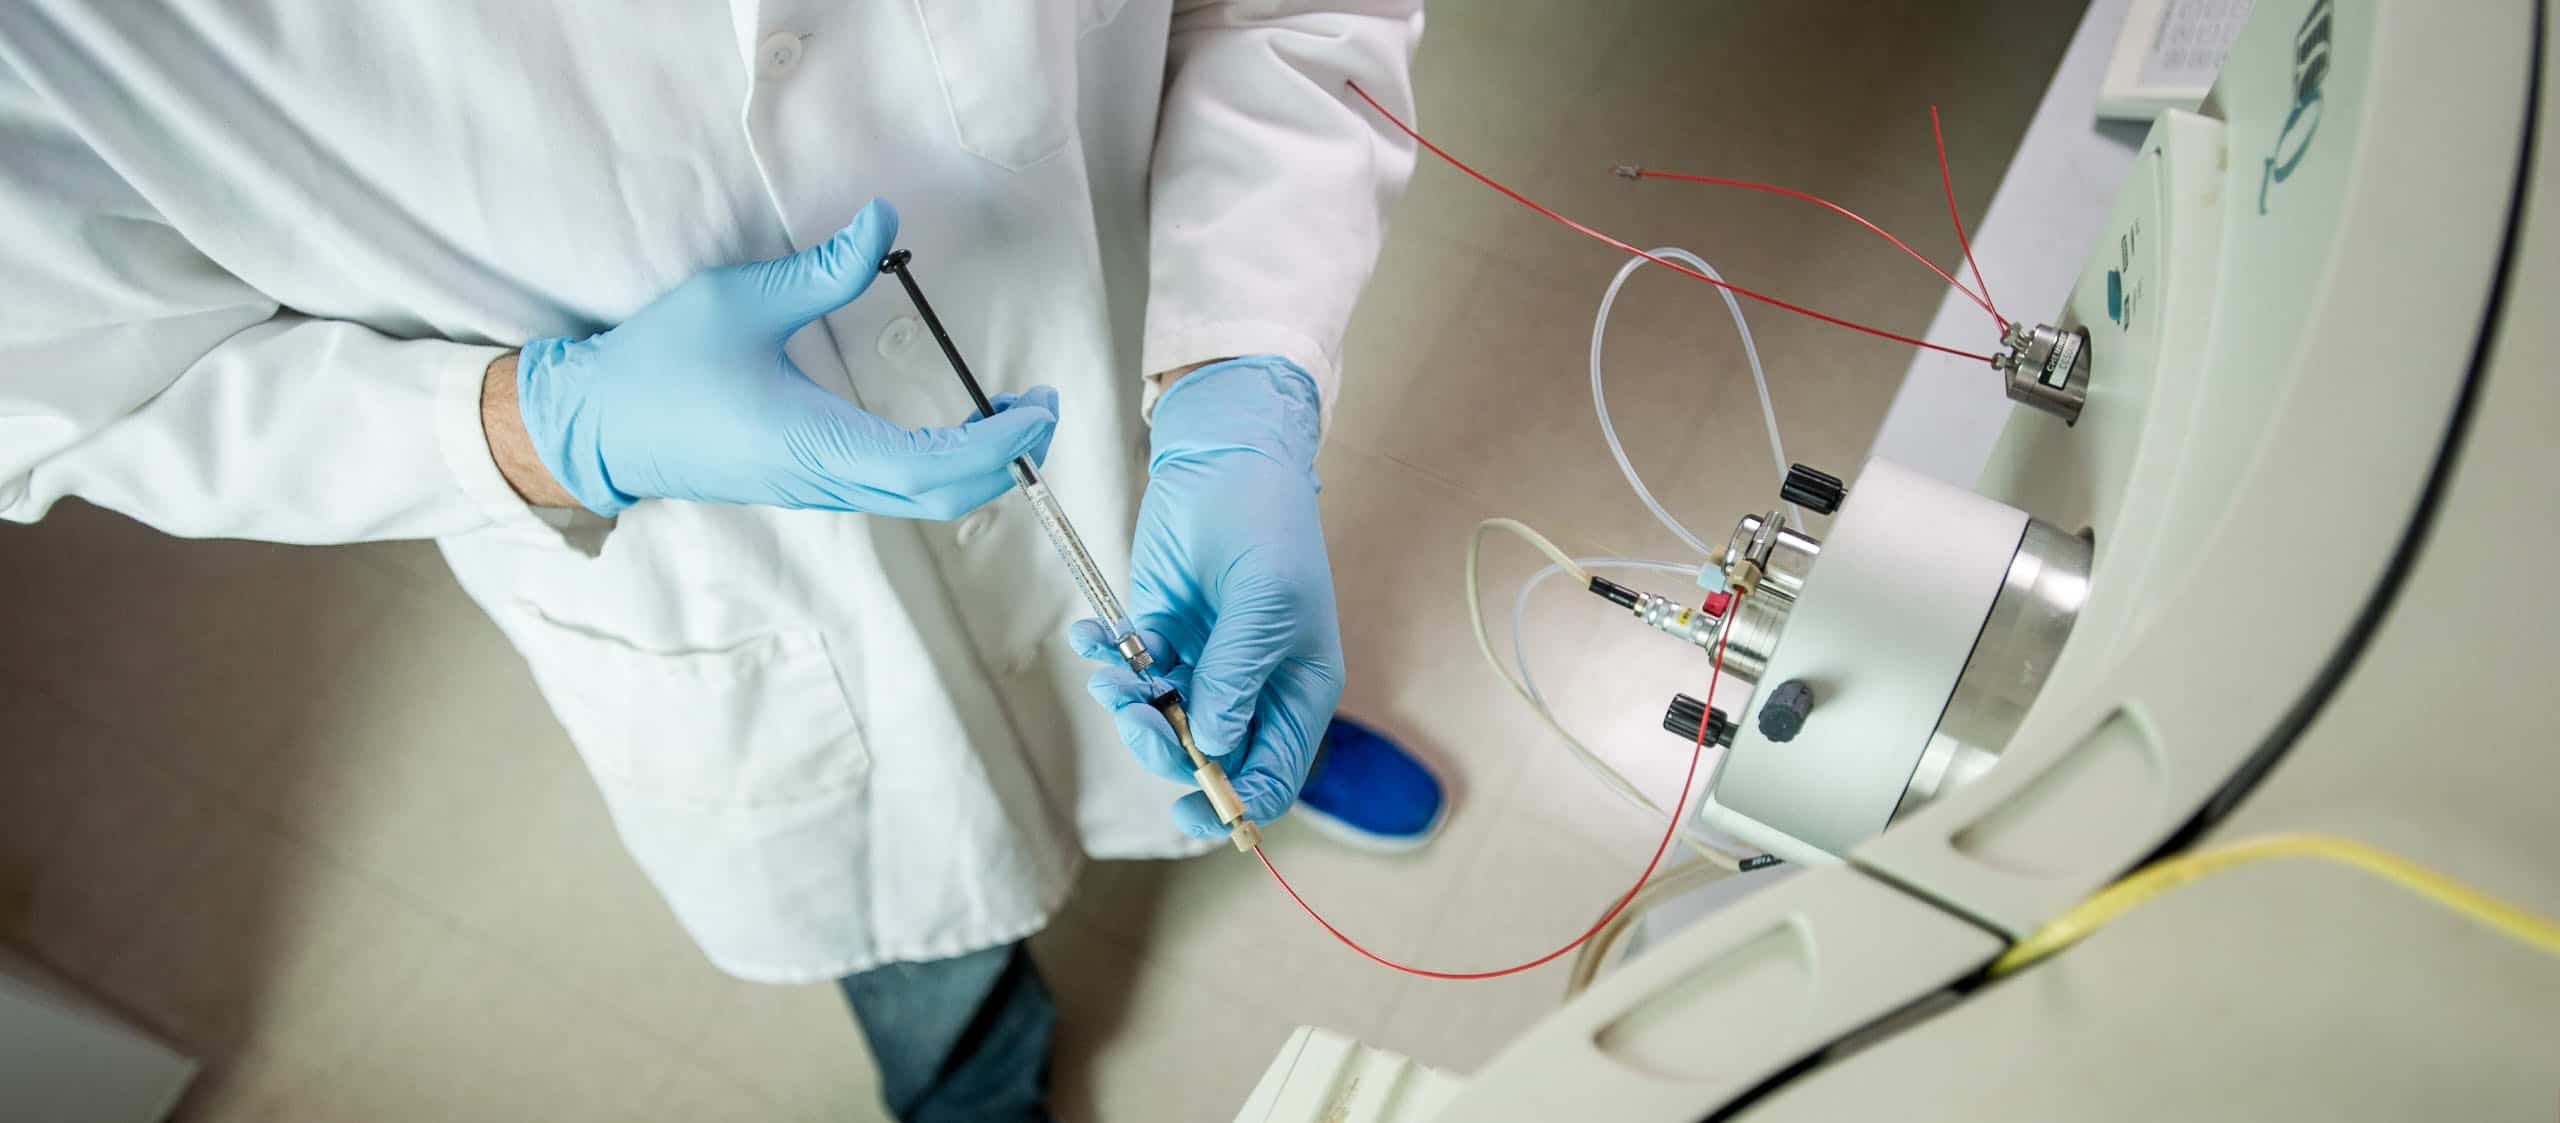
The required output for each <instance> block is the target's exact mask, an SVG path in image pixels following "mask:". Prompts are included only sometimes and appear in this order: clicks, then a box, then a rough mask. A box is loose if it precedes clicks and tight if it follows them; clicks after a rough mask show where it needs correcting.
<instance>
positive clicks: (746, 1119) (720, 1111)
mask: <svg viewBox="0 0 2560 1123" xmlns="http://www.w3.org/2000/svg"><path fill="white" fill-rule="evenodd" d="M650 1107H651V1111H650V1113H649V1114H647V1115H643V1116H639V1117H637V1118H639V1119H646V1120H653V1121H656V1123H858V1121H859V1120H862V1119H865V1118H871V1117H870V1116H864V1115H859V1114H835V1115H829V1114H823V1113H820V1114H808V1113H803V1114H794V1113H791V1112H788V1111H785V1110H784V1109H783V1107H782V1105H780V1104H778V1103H775V1102H774V1101H773V1100H772V1099H771V1098H769V1097H767V1096H765V1095H764V1094H763V1093H761V1092H758V1091H756V1090H755V1089H753V1088H750V1087H747V1086H746V1085H744V1084H741V1083H738V1082H737V1081H735V1080H733V1079H730V1078H729V1077H727V1076H723V1075H721V1074H719V1073H717V1072H714V1071H712V1070H711V1069H709V1068H705V1067H703V1066H701V1065H699V1064H692V1063H683V1064H679V1065H677V1066H676V1068H675V1070H674V1071H672V1072H669V1073H668V1074H667V1082H666V1084H665V1085H664V1086H662V1087H660V1088H659V1089H658V1091H657V1094H656V1095H654V1096H653V1097H651V1103H650Z"/></svg>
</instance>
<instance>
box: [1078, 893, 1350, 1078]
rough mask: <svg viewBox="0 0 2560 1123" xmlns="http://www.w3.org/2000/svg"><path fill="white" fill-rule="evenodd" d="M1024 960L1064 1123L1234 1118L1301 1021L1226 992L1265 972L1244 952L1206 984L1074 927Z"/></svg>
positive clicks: (1205, 979) (1122, 943)
mask: <svg viewBox="0 0 2560 1123" xmlns="http://www.w3.org/2000/svg"><path fill="white" fill-rule="evenodd" d="M1033 950H1034V953H1035V954H1036V955H1038V956H1039V958H1040V962H1041V965H1042V972H1043V974H1045V975H1046V976H1047V977H1048V979H1049V981H1050V987H1051V990H1052V992H1053V993H1054V994H1055V995H1056V996H1057V1000H1058V1007H1059V1018H1060V1028H1059V1039H1058V1057H1057V1067H1056V1074H1055V1077H1054V1082H1053V1087H1052V1091H1051V1098H1050V1106H1051V1109H1052V1110H1053V1111H1055V1112H1056V1113H1057V1114H1058V1117H1059V1118H1060V1119H1061V1120H1063V1121H1065V1123H1154V1121H1157V1120H1165V1121H1172V1120H1195V1119H1199V1120H1217V1119H1228V1118H1232V1117H1233V1116H1234V1114H1235V1110H1236V1107H1237V1106H1238V1105H1240V1104H1242V1103H1243V1101H1244V1097H1245V1094H1246V1093H1247V1092H1249V1091H1251V1090H1252V1088H1253V1085H1254V1081H1255V1080H1257V1079H1258V1078H1259V1077H1260V1075H1261V1073H1262V1069H1263V1068H1264V1066H1266V1065H1268V1064H1269V1063H1270V1061H1271V1056H1272V1054H1273V1053H1275V1052H1277V1051H1278V1050H1279V1048H1280V1045H1281V1043H1282V1042H1285V1041H1287V1040H1288V1037H1289V1033H1290V1031H1291V1030H1293V1029H1295V1028H1296V1027H1297V1026H1298V1025H1299V1024H1300V1022H1301V1021H1303V1020H1304V1018H1303V1016H1302V1015H1301V1014H1300V1013H1298V1012H1295V1011H1290V1010H1286V1009H1282V1008H1275V1007H1272V1006H1268V1005H1265V1004H1264V1003H1262V1002H1261V1001H1259V1000H1257V999H1255V998H1253V997H1250V996H1247V995H1245V994H1242V993H1240V992H1238V991H1235V990H1232V989H1229V986H1228V984H1230V983H1232V982H1234V981H1236V979H1237V978H1238V977H1239V976H1241V975H1242V974H1244V973H1245V972H1247V971H1256V970H1259V971H1266V972H1267V971H1269V970H1270V969H1269V968H1268V967H1265V966H1262V965H1260V964H1258V963H1257V962H1256V961H1255V959H1254V957H1253V955H1252V954H1251V952H1249V951H1245V950H1241V949H1240V950H1239V951H1238V953H1237V954H1236V955H1234V956H1233V957H1231V963H1230V964H1229V965H1228V967H1229V969H1228V970H1225V971H1222V972H1221V973H1219V974H1217V975H1212V976H1205V977H1204V976H1202V975H1200V974H1197V973H1195V972H1192V971H1190V970H1188V969H1185V968H1181V967H1174V966H1167V965H1164V964H1162V963H1159V962H1157V961H1154V960H1151V959H1146V958H1142V957H1139V956H1137V955H1135V954H1134V953H1133V952H1132V951H1131V949H1130V947H1129V945H1128V944H1127V943H1126V942H1125V941H1124V940H1123V939H1121V938H1120V937H1118V936H1115V935H1113V934H1111V933H1107V932H1102V931H1099V930H1095V929H1091V928H1087V927H1085V926H1083V925H1081V924H1078V923H1066V924H1059V925H1055V926H1052V927H1051V929H1050V930H1049V931H1048V932H1046V933H1044V934H1042V935H1041V936H1040V937H1039V938H1037V939H1035V940H1034V941H1033ZM1303 983H1304V978H1303V977H1301V978H1300V984H1301V988H1300V989H1302V990H1306V989H1313V988H1307V987H1305V986H1304V985H1303Z"/></svg>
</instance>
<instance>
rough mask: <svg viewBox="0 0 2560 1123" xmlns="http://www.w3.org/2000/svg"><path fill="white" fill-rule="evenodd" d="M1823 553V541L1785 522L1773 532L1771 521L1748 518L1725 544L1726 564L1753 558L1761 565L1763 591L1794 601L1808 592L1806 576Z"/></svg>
mask: <svg viewBox="0 0 2560 1123" xmlns="http://www.w3.org/2000/svg"><path fill="white" fill-rule="evenodd" d="M1821 553H1822V541H1821V540H1820V539H1817V538H1814V537H1811V536H1809V535H1804V534H1798V533H1796V532H1795V531H1794V530H1792V529H1790V528H1789V527H1788V526H1787V525H1786V522H1785V520H1783V519H1781V520H1779V522H1778V523H1777V526H1776V529H1775V530H1774V531H1772V530H1771V529H1770V524H1769V522H1768V520H1766V519H1764V518H1762V517H1761V516H1759V515H1744V516H1742V521H1741V522H1738V523H1735V524H1734V527H1733V537H1732V538H1731V539H1729V540H1727V541H1726V542H1725V556H1724V559H1722V560H1724V561H1725V563H1726V564H1731V561H1732V559H1735V558H1749V559H1750V560H1752V561H1755V562H1758V563H1760V591H1761V592H1763V593H1776V594H1777V595H1778V596H1780V597H1784V598H1785V599H1787V600H1794V599H1796V596H1797V594H1799V593H1802V592H1803V591H1804V579H1805V575H1806V574H1809V573H1812V572H1813V560H1814V559H1815V558H1816V557H1818V556H1820V555H1821Z"/></svg>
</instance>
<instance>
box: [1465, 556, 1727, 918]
mask: <svg viewBox="0 0 2560 1123" xmlns="http://www.w3.org/2000/svg"><path fill="white" fill-rule="evenodd" d="M1493 530H1501V531H1505V532H1507V533H1510V534H1514V535H1517V536H1519V537H1520V538H1521V539H1522V540H1524V541H1527V542H1529V543H1530V544H1531V545H1534V546H1536V547H1538V549H1539V551H1540V552H1542V553H1544V554H1546V555H1547V556H1548V557H1549V558H1551V559H1554V562H1555V564H1554V565H1552V566H1550V567H1548V568H1547V569H1546V570H1544V571H1542V572H1545V573H1555V572H1559V571H1561V572H1564V573H1569V574H1572V575H1573V576H1574V577H1575V578H1576V579H1577V580H1580V581H1582V582H1584V583H1586V584H1587V583H1589V582H1590V580H1591V577H1590V571H1589V570H1588V569H1585V568H1584V567H1583V566H1582V564H1581V563H1580V562H1577V561H1575V560H1574V559H1573V558H1571V557H1569V556H1567V555H1566V554H1565V552H1564V551H1562V550H1560V549H1557V548H1556V545H1555V543H1553V542H1549V541H1548V540H1547V539H1546V536H1544V535H1541V534H1539V533H1538V532H1537V531H1535V530H1532V529H1530V528H1529V527H1527V526H1525V525H1522V524H1521V523H1519V522H1517V521H1514V520H1512V519H1486V520H1485V521H1483V522H1480V523H1477V524H1476V529H1475V533H1474V534H1472V535H1469V536H1468V538H1467V620H1468V622H1469V623H1470V624H1472V625H1473V626H1474V628H1475V635H1476V651H1477V652H1478V653H1479V654H1482V655H1483V656H1484V661H1485V665H1486V666H1489V667H1492V668H1493V671H1494V673H1495V674H1498V675H1500V676H1502V681H1503V682H1504V684H1506V685H1508V686H1510V687H1511V692H1512V693H1514V694H1517V695H1519V696H1520V700H1521V701H1524V702H1527V703H1529V705H1530V707H1531V708H1532V709H1535V710H1536V711H1537V712H1538V719H1539V720H1540V721H1543V722H1545V723H1546V725H1547V728H1548V729H1549V730H1551V731H1553V732H1554V733H1555V735H1556V736H1557V737H1558V738H1559V739H1561V740H1563V742H1564V744H1565V748H1566V749H1568V750H1570V751H1571V752H1572V753H1573V755H1574V756H1575V757H1576V758H1577V759H1579V760H1580V761H1581V762H1582V765H1583V767H1585V768H1587V769H1589V770H1590V771H1591V774H1592V775H1593V776H1596V777H1598V778H1599V779H1600V782H1601V783H1602V784H1603V785H1604V786H1606V787H1607V788H1608V789H1609V790H1610V791H1612V792H1614V793H1616V794H1617V796H1618V798H1620V799H1623V800H1626V801H1627V802H1628V803H1630V804H1633V805H1634V806H1636V807H1637V808H1639V809H1641V810H1643V811H1646V812H1648V813H1650V814H1653V815H1668V814H1670V813H1669V812H1667V811H1665V810H1663V809H1662V807H1661V806H1660V805H1659V804H1656V803H1654V802H1653V801H1652V800H1651V799H1648V798H1646V797H1645V794H1644V793H1643V792H1642V791H1639V790H1637V789H1636V786H1635V785H1634V784H1632V783H1629V782H1628V781H1627V778H1626V776H1624V775H1623V774H1621V773H1619V771H1618V770H1617V769H1615V768H1613V767H1610V765H1609V762H1608V761H1605V760H1602V759H1601V758H1600V755H1599V754H1598V753H1595V752H1592V751H1591V749H1590V747H1589V746H1587V745H1584V744H1583V743H1582V741H1581V740H1580V739H1579V738H1577V737H1575V736H1574V735H1573V733H1572V731H1570V730H1568V729H1566V728H1565V727H1564V723H1563V722H1560V721H1558V720H1556V716H1555V713H1554V711H1552V710H1550V709H1548V708H1547V705H1546V703H1545V702H1543V701H1541V700H1540V699H1539V698H1538V697H1537V696H1535V695H1534V694H1532V693H1530V689H1529V685H1528V683H1527V682H1526V681H1524V680H1523V679H1521V678H1520V677H1519V676H1517V675H1514V674H1512V673H1511V668H1509V667H1507V666H1504V665H1503V662H1502V658H1501V657H1500V656H1498V655H1495V654H1494V652H1493V639H1492V637H1491V636H1490V635H1488V634H1487V633H1486V631H1485V626H1484V601H1483V599H1482V596H1481V594H1480V591H1479V589H1480V586H1479V583H1478V581H1477V576H1476V570H1477V564H1476V563H1477V558H1478V557H1479V556H1480V555H1481V554H1482V552H1483V549H1484V536H1485V534H1486V532H1488V531H1493ZM1685 572H1691V573H1694V572H1695V570H1687V571H1685ZM1673 831H1674V833H1675V834H1677V835H1678V837H1679V839H1680V841H1681V842H1682V843H1683V844H1685V845H1687V846H1688V847H1689V849H1691V850H1694V851H1696V852H1697V854H1698V856H1699V857H1701V858H1704V859H1706V860H1708V861H1710V862H1713V863H1715V864H1716V865H1717V866H1719V867H1721V868H1724V869H1729V870H1738V869H1740V868H1741V867H1742V859H1741V858H1740V857H1738V856H1737V855H1735V854H1734V853H1733V852H1731V851H1729V850H1726V849H1724V848H1722V847H1720V846H1717V845H1715V844H1714V843H1713V842H1711V841H1708V840H1706V839H1703V838H1700V837H1698V836H1696V835H1695V834H1693V833H1692V832H1691V831H1689V830H1688V829H1687V828H1686V827H1683V826H1678V825H1675V826H1674V827H1673Z"/></svg>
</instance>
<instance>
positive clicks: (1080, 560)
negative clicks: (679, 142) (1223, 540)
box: [880, 250, 1262, 851]
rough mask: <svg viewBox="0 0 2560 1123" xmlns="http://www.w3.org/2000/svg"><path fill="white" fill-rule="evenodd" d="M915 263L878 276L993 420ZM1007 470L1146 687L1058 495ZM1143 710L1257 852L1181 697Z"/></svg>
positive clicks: (1134, 646) (1030, 473)
mask: <svg viewBox="0 0 2560 1123" xmlns="http://www.w3.org/2000/svg"><path fill="white" fill-rule="evenodd" d="M914 259H915V255H914V254H913V253H912V252H910V251H908V250H892V251H890V253H889V254H888V255H887V256H885V257H883V258H881V260H880V271H881V272H883V273H888V274H891V275H893V276H895V277H897V278H898V284H899V285H900V286H901V287H903V288H905V289H906V290H907V299H908V301H910V302H911V303H913V304H914V305H915V308H916V315H917V316H918V317H920V318H922V319H923V320H924V326H925V329H926V330H927V331H930V332H932V333H933V341H934V342H935V343H937V344H939V345H941V347H942V357H943V358H944V359H946V360H949V362H950V364H951V373H952V374H954V375H956V376H958V377H959V379H960V385H961V386H963V387H965V388H967V390H968V391H969V400H970V401H971V402H973V403H975V404H976V405H977V407H978V411H979V413H981V414H983V415H986V416H990V417H992V416H994V415H995V405H994V404H993V403H991V402H989V401H988V400H987V392H986V390H984V389H983V388H981V387H980V386H979V385H978V377H977V375H975V374H972V373H970V371H969V363H968V360H966V359H963V358H961V357H960V348H959V345H957V344H955V343H953V342H952V341H951V333H950V332H949V331H948V330H945V329H944V328H943V326H942V317H940V316H938V315H935V314H934V311H933V304H932V303H931V302H929V301H927V300H926V299H925V297H924V290H923V289H922V288H920V287H918V286H917V284H916V278H915V272H914V270H913V268H912V267H911V264H910V263H911V262H913V261H914ZM1007 470H1008V471H1010V472H1011V473H1012V475H1013V482H1014V485H1015V488H1016V490H1018V491H1020V492H1021V493H1022V497H1023V498H1024V499H1025V500H1026V501H1028V502H1029V503H1030V504H1031V511H1032V514H1033V516H1034V517H1036V518H1037V519H1038V520H1039V522H1040V530H1041V532H1042V533H1044V534H1046V535H1048V537H1049V545H1050V546H1051V547H1052V548H1054V549H1055V550H1056V551H1057V552H1058V558H1059V560H1060V561H1063V562H1065V563H1066V566H1067V573H1068V576H1069V577H1070V578H1072V579H1073V580H1074V581H1075V585H1076V589H1077V591H1079V592H1081V593H1083V594H1084V600H1085V605H1086V606H1087V607H1089V608H1091V609H1092V610H1093V614H1094V618H1095V619H1097V620H1100V621H1101V622H1102V627H1103V629H1104V631H1105V632H1107V633H1108V634H1109V636H1110V638H1111V646H1112V648H1113V650H1116V651H1118V652H1119V653H1120V658H1121V660H1122V661H1123V662H1125V663H1127V664H1128V666H1129V669H1130V670H1132V671H1135V672H1137V673H1138V674H1139V676H1141V677H1142V678H1147V681H1149V682H1153V681H1154V680H1153V679H1152V678H1149V677H1147V669H1148V668H1149V667H1152V666H1154V665H1155V657H1154V656H1153V655H1151V654H1149V653H1148V651H1147V644H1146V641H1145V640H1144V639H1142V638H1141V637H1140V636H1139V635H1138V630H1137V628H1136V626H1135V625H1134V624H1132V623H1131V621H1130V619H1129V610H1128V609H1126V608H1123V607H1121V605H1120V597H1119V594H1117V593H1114V592H1113V591H1112V590H1111V579H1110V577H1108V576H1106V575H1105V574H1104V573H1103V572H1102V567H1101V566H1100V565H1099V564H1097V563H1095V562H1094V560H1093V555H1092V553H1090V552H1088V551H1087V550H1086V549H1085V548H1084V539H1083V538H1081V537H1078V536H1077V534H1076V527H1075V524H1074V523H1073V522H1070V521H1069V520H1068V519H1067V510H1066V508H1065V507H1064V506H1063V505H1061V504H1060V503H1059V502H1058V497H1057V494H1056V493H1055V492H1052V491H1050V490H1049V484H1048V482H1047V481H1045V480H1043V479H1041V478H1040V471H1039V469H1038V468H1035V467H1033V466H1032V463H1031V458H1030V457H1028V456H1018V457H1015V458H1014V460H1013V463H1012V464H1011V465H1009V466H1008V469H1007ZM1147 704H1148V705H1149V706H1152V707H1154V708H1155V711H1156V712H1157V713H1160V714H1163V715H1164V720H1165V724H1167V725H1170V726H1172V727H1173V735H1174V739H1175V740H1177V741H1179V742H1181V744H1182V751H1183V752H1184V753H1185V754H1187V755H1189V756H1190V758H1191V768H1192V774H1191V778H1192V780H1193V781H1194V782H1196V783H1198V784H1199V785H1200V790H1201V792H1203V793H1204V794H1206V795H1207V796H1208V797H1209V805H1210V806H1211V807H1212V808H1214V809H1216V811H1217V813H1218V821H1219V822H1221V823H1224V824H1226V826H1227V832H1228V834H1227V837H1228V839H1229V840H1230V841H1232V842H1234V843H1235V848H1236V849H1237V850H1241V851H1250V850H1253V849H1255V848H1257V847H1259V846H1261V845H1262V830H1261V828H1260V827H1257V826H1255V825H1254V822H1253V820H1252V819H1251V818H1250V817H1248V816H1247V815H1246V814H1245V813H1244V801H1243V800H1242V799H1239V798H1237V796H1236V789H1235V785H1234V784H1232V783H1229V782H1228V780H1227V773H1226V769H1224V768H1222V767H1220V766H1219V765H1218V762H1217V761H1216V760H1213V759H1211V758H1210V757H1209V755H1208V754H1207V753H1204V752H1202V751H1200V746H1199V744H1198V743H1197V742H1196V741H1194V740H1193V739H1192V736H1191V715H1190V713H1189V712H1188V711H1186V710H1184V709H1183V705H1182V694H1181V692H1179V691H1176V690H1174V689H1173V688H1172V687H1171V686H1170V685H1167V686H1165V687H1164V689H1162V690H1159V691H1157V692H1156V693H1155V694H1154V695H1153V696H1151V697H1149V698H1148V699H1147Z"/></svg>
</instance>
